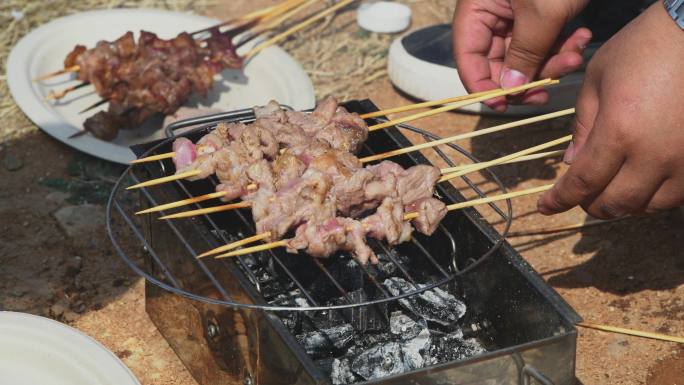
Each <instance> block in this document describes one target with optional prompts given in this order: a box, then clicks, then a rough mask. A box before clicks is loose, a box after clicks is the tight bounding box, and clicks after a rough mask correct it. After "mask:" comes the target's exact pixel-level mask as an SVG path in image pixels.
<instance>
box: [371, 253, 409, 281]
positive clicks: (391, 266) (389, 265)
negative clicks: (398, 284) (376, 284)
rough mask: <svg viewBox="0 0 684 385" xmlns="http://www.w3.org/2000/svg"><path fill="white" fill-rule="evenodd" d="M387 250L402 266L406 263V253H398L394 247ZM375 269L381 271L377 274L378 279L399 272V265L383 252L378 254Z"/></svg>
mask: <svg viewBox="0 0 684 385" xmlns="http://www.w3.org/2000/svg"><path fill="white" fill-rule="evenodd" d="M389 252H390V253H391V256H392V258H393V259H394V260H395V261H397V262H399V263H401V264H402V265H404V266H406V265H407V264H408V257H407V256H406V255H403V254H399V253H397V251H396V250H394V249H392V250H390V251H389ZM377 269H378V271H379V272H380V273H381V274H380V276H379V278H380V279H382V278H384V277H390V276H393V275H397V274H400V270H399V267H398V266H397V265H396V264H395V263H394V262H393V261H392V259H390V258H389V257H388V256H387V254H385V253H379V254H378V264H377Z"/></svg>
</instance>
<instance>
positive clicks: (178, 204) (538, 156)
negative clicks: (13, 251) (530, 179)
mask: <svg viewBox="0 0 684 385" xmlns="http://www.w3.org/2000/svg"><path fill="white" fill-rule="evenodd" d="M564 152H565V151H564V150H557V151H548V152H540V153H538V154H532V155H525V156H521V157H520V158H516V159H513V160H509V161H507V162H504V163H502V164H511V163H519V162H525V161H529V160H535V159H542V158H548V157H553V156H558V155H562V154H563V153H564ZM472 166H473V164H464V165H459V166H454V167H447V168H443V169H441V172H442V174H449V173H452V172H457V171H461V170H464V169H466V168H469V167H472ZM256 188H257V185H255V184H250V185H248V186H247V189H248V190H254V189H256ZM224 195H226V193H225V192H223V191H217V192H214V193H211V194H205V195H200V196H197V197H194V198H188V199H182V200H179V201H175V202H171V203H166V204H163V205H159V206H155V207H150V208H148V209H146V210H142V211H138V212H136V213H135V214H136V215H141V214H150V213H154V212H157V211H163V210H168V209H172V208H177V207H181V206H186V205H189V204H193V203H198V202H203V201H205V200H209V199H214V198H220V197H222V196H224ZM194 211H195V212H194V213H193V214H192V215H187V216H194V215H200V214H203V212H201V211H200V210H194ZM215 212H216V211H215ZM188 213H189V212H188ZM178 218H183V217H178Z"/></svg>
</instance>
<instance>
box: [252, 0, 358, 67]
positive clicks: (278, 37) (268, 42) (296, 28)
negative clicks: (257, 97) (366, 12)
mask: <svg viewBox="0 0 684 385" xmlns="http://www.w3.org/2000/svg"><path fill="white" fill-rule="evenodd" d="M354 1H356V0H342V1H340V2H339V3H337V4H335V5H333V6H332V7H329V8H326V9H324V10H323V11H321V12H319V13H317V14H316V15H314V16H312V17H310V18H308V19H307V20H304V21H303V22H301V23H299V24H297V25H294V26H292V27H291V28H288V29H287V30H286V31H284V32H282V33H279V34H278V35H275V36H273V37H272V38H270V39H268V40H266V41H265V42H263V43H261V44H259V45H258V46H256V47H254V48H252V49H251V50H250V51H249V52H247V53H246V54H245V55H244V56H243V57H244V59H245V60H249V59H250V58H252V57H253V56H254V55H256V54H258V53H259V52H261V51H263V50H264V49H266V48H268V47H270V46H272V45H274V44H277V43H279V42H280V41H282V40H284V39H286V38H287V37H288V36H290V35H292V34H294V33H297V32H299V31H301V30H302V29H304V28H306V27H308V26H310V25H311V24H313V23H315V22H317V21H318V20H321V19H323V18H325V17H326V16H328V15H330V14H332V13H334V12H335V11H337V10H338V9H340V8H343V7H346V6H347V5H349V4H351V3H353V2H354Z"/></svg>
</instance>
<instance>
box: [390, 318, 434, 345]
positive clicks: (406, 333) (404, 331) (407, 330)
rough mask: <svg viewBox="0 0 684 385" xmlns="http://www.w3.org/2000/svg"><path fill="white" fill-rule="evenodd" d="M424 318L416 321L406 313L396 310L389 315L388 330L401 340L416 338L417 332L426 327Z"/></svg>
mask: <svg viewBox="0 0 684 385" xmlns="http://www.w3.org/2000/svg"><path fill="white" fill-rule="evenodd" d="M426 328H427V325H426V324H425V320H420V322H416V321H414V320H413V319H411V317H409V316H407V315H406V314H404V313H402V312H400V311H396V312H394V313H392V316H391V317H390V332H391V333H392V334H394V335H396V336H398V337H399V338H400V339H401V340H403V341H408V340H412V339H414V338H416V337H417V336H418V334H419V333H420V332H421V331H423V329H426Z"/></svg>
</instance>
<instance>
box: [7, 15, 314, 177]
mask: <svg viewBox="0 0 684 385" xmlns="http://www.w3.org/2000/svg"><path fill="white" fill-rule="evenodd" d="M132 13H136V14H138V16H139V15H140V14H141V13H142V14H149V17H163V16H164V15H171V14H173V15H174V16H181V17H186V18H190V19H193V20H194V21H196V22H200V23H205V24H206V25H207V26H210V25H213V24H215V23H217V20H216V19H212V18H209V17H205V16H201V15H197V14H193V13H187V12H175V11H169V10H163V9H154V8H112V9H99V10H92V11H84V12H79V13H76V14H73V15H68V16H63V17H60V18H57V19H54V20H51V21H50V22H48V23H46V24H43V25H41V26H40V27H38V28H36V29H34V30H32V31H31V32H29V33H28V34H26V35H25V36H24V37H22V38H21V39H20V40H19V41H18V42H17V44H15V46H14V47H12V50H11V52H10V55H9V58H8V60H7V73H6V77H7V84H8V87H9V90H10V94H11V95H12V96H13V98H14V102H15V103H16V104H17V106H19V108H20V109H21V110H22V111H23V113H24V114H25V115H26V116H27V117H28V118H29V119H30V120H31V121H32V122H33V123H34V124H35V125H36V126H38V127H39V128H40V129H41V130H42V131H44V132H46V133H47V134H48V135H50V136H52V137H53V138H55V139H57V140H59V141H60V142H62V143H64V144H66V145H67V146H70V147H72V148H75V149H77V150H79V151H82V152H85V153H87V154H90V155H92V156H95V157H98V158H101V159H105V160H109V161H112V162H116V163H120V164H128V163H129V162H130V161H131V160H133V159H135V155H134V154H133V152H132V151H131V150H130V149H129V148H127V147H124V146H121V145H118V144H114V143H110V142H106V141H102V140H99V139H97V138H94V137H92V136H90V135H84V136H81V137H78V138H74V139H68V137H69V136H70V135H71V134H73V133H74V132H75V131H74V126H73V125H71V124H70V123H68V122H66V121H65V120H63V119H62V118H61V116H59V114H58V113H57V112H56V111H55V109H53V108H52V107H51V106H50V105H49V104H48V103H47V102H45V101H43V97H42V95H40V94H38V93H37V87H36V86H35V85H34V82H33V80H32V79H33V78H35V77H36V76H38V75H39V74H37V73H32V71H31V70H32V69H31V68H30V67H31V66H30V64H31V62H32V60H31V48H32V47H33V46H35V45H36V44H37V43H39V42H40V41H41V39H44V38H45V37H46V36H47V35H49V34H51V33H54V31H56V30H59V28H60V26H62V25H65V24H71V23H74V22H77V21H78V20H79V19H81V18H83V17H106V16H108V15H114V14H116V16H121V15H123V16H125V15H126V14H132ZM261 54H262V55H274V57H275V58H277V59H278V61H281V62H282V61H290V63H287V65H290V66H292V68H293V69H296V70H297V71H296V72H298V73H292V74H288V77H290V78H293V79H296V81H297V82H301V84H302V85H303V88H304V91H305V92H303V93H298V94H297V98H298V99H301V102H300V104H301V105H302V106H306V107H303V108H310V107H313V106H314V105H315V102H316V97H315V93H314V88H313V84H312V83H311V79H310V78H309V76H308V75H307V74H306V72H305V71H304V70H303V68H302V67H301V65H300V64H299V63H298V62H297V61H296V60H294V58H292V57H291V56H290V55H289V54H288V53H287V52H285V51H284V50H283V49H282V48H280V47H277V46H271V47H269V48H267V49H265V50H264V51H262V53H261ZM305 83H306V84H305ZM124 150H125V151H124Z"/></svg>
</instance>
